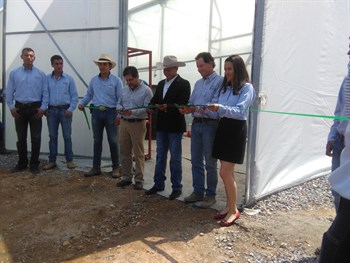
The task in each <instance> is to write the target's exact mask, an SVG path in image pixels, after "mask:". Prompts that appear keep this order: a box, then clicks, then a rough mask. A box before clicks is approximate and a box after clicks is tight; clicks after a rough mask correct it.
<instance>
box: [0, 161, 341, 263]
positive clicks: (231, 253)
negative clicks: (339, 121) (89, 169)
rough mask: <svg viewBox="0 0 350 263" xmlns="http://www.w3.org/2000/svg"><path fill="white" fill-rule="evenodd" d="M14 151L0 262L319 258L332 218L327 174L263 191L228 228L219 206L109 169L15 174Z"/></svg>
mask: <svg viewBox="0 0 350 263" xmlns="http://www.w3.org/2000/svg"><path fill="white" fill-rule="evenodd" d="M16 160H17V156H16V154H10V155H0V174H1V175H0V185H1V188H0V200H1V202H0V262H1V263H2V262H4V263H5V262H11V263H21V262H23V263H24V262H33V263H44V262H81V263H86V262H102V263H105V262H158V263H161V262H198V263H199V262H201V263H202V262H317V251H318V248H319V246H320V243H321V238H322V234H323V232H324V231H326V230H327V228H328V227H329V226H330V224H331V222H332V220H333V218H334V209H333V203H332V196H331V192H330V189H329V185H328V182H327V178H326V177H321V178H318V179H316V180H312V181H309V182H307V183H304V184H302V185H300V186H297V187H294V188H291V189H289V190H286V191H282V192H280V193H278V194H276V195H272V196H270V197H268V198H266V199H264V200H262V201H259V202H258V203H257V204H256V205H255V206H254V207H252V208H250V209H245V211H244V212H243V213H242V216H241V218H240V219H239V220H238V221H237V223H236V224H235V225H234V226H231V227H228V228H222V227H220V226H219V225H218V224H217V222H216V221H215V220H213V219H212V215H213V214H214V213H215V211H214V210H210V209H208V210H202V209H197V208H194V207H192V205H189V204H185V203H182V202H180V201H178V200H173V201H170V200H168V199H167V198H164V197H161V196H158V195H155V196H151V197H149V196H145V195H144V191H142V190H141V191H136V190H134V189H133V188H132V187H131V186H130V187H126V188H125V189H120V188H116V187H115V183H116V180H114V179H112V178H110V177H108V176H107V175H104V176H99V177H95V178H85V177H83V175H82V172H80V171H62V170H59V169H55V170H52V171H45V172H44V171H42V172H41V173H40V174H39V175H33V174H31V173H30V172H29V171H24V172H21V173H17V174H11V173H10V168H11V167H12V166H14V164H15V161H16ZM44 164H45V162H44V161H43V162H42V165H44Z"/></svg>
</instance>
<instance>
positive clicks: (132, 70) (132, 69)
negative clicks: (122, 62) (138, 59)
mask: <svg viewBox="0 0 350 263" xmlns="http://www.w3.org/2000/svg"><path fill="white" fill-rule="evenodd" d="M127 75H131V76H132V77H133V78H138V77H139V72H138V71H137V68H135V67H134V66H127V67H126V68H125V69H124V70H123V77H125V76H127Z"/></svg>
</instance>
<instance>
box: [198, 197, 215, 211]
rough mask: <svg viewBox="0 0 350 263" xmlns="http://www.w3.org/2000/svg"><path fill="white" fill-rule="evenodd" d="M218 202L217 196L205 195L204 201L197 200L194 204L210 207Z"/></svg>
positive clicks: (200, 206)
mask: <svg viewBox="0 0 350 263" xmlns="http://www.w3.org/2000/svg"><path fill="white" fill-rule="evenodd" d="M215 203H216V199H215V196H205V197H204V199H203V201H199V202H196V203H195V204H194V205H195V206H196V207H199V208H204V209H206V208H210V207H211V206H212V205H213V204H215Z"/></svg>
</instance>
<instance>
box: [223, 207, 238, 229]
mask: <svg viewBox="0 0 350 263" xmlns="http://www.w3.org/2000/svg"><path fill="white" fill-rule="evenodd" d="M240 216H241V213H240V212H239V211H237V213H236V217H235V218H234V219H233V220H232V221H231V222H227V221H226V220H225V219H222V220H221V221H220V223H219V224H220V226H226V227H227V226H232V225H233V224H234V223H235V221H236V220H237V219H238V218H239V217H240Z"/></svg>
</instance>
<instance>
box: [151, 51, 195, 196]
mask: <svg viewBox="0 0 350 263" xmlns="http://www.w3.org/2000/svg"><path fill="white" fill-rule="evenodd" d="M185 65H186V64H185V63H184V62H180V61H177V58H176V57H175V56H165V57H164V59H163V73H164V75H165V77H166V79H163V80H161V81H160V82H159V83H158V85H157V88H156V92H155V94H154V96H153V98H152V99H151V102H150V104H151V105H155V106H156V108H157V110H158V115H157V119H156V127H157V135H156V139H157V156H156V167H155V171H154V185H153V187H152V188H151V189H149V190H147V191H146V192H145V194H146V195H151V194H155V193H157V192H158V191H163V190H164V187H165V180H166V176H165V168H166V163H167V155H168V151H170V175H171V176H170V179H171V183H172V193H171V194H170V196H169V199H170V200H173V199H175V198H177V197H179V196H180V195H181V193H182V184H181V181H182V162H181V159H182V146H181V139H182V135H183V133H184V132H185V131H186V121H185V117H184V115H183V114H181V113H180V112H179V110H178V107H177V105H183V104H187V103H188V99H189V97H190V93H191V86H190V83H189V82H188V81H187V80H185V79H183V78H181V77H180V75H178V74H177V71H178V68H179V67H184V66H185Z"/></svg>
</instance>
